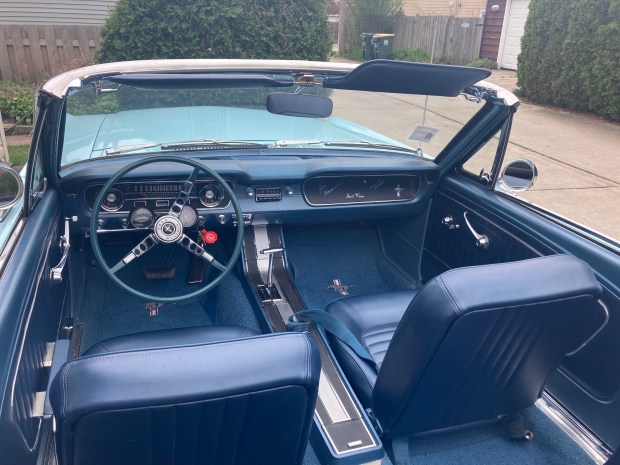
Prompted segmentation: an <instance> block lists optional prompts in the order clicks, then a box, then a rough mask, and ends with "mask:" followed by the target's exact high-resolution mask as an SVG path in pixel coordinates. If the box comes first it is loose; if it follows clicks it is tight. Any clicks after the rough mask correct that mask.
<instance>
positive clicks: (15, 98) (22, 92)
mask: <svg viewBox="0 0 620 465" xmlns="http://www.w3.org/2000/svg"><path fill="white" fill-rule="evenodd" d="M34 93H35V86H33V85H31V84H15V83H13V82H9V81H0V113H2V118H4V119H7V120H13V121H15V122H17V121H19V120H21V119H22V118H25V117H26V116H28V115H30V113H32V106H33V101H34V100H33V99H34ZM25 122H26V123H28V124H29V123H31V122H32V120H31V119H29V118H26V121H25Z"/></svg>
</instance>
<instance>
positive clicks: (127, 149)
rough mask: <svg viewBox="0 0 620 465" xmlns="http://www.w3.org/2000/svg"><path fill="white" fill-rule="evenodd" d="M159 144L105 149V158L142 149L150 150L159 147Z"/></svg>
mask: <svg viewBox="0 0 620 465" xmlns="http://www.w3.org/2000/svg"><path fill="white" fill-rule="evenodd" d="M160 145H161V144H158V143H150V144H137V145H121V146H118V147H111V148H109V149H106V151H105V154H106V156H109V155H120V154H121V153H129V152H135V151H136V150H142V149H150V148H153V147H159V146H160Z"/></svg>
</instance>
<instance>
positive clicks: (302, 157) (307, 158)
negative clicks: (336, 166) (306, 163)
mask: <svg viewBox="0 0 620 465" xmlns="http://www.w3.org/2000/svg"><path fill="white" fill-rule="evenodd" d="M299 158H301V159H302V160H312V159H313V158H314V157H311V156H310V155H299Z"/></svg>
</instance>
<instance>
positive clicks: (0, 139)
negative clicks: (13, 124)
mask: <svg viewBox="0 0 620 465" xmlns="http://www.w3.org/2000/svg"><path fill="white" fill-rule="evenodd" d="M0 162H5V163H10V160H9V147H8V145H6V137H4V125H3V124H2V114H1V113H0Z"/></svg>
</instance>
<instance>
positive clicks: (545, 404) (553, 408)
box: [536, 392, 612, 465]
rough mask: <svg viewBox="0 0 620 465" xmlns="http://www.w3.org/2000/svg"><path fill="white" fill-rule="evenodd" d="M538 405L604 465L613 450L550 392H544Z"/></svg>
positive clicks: (598, 462)
mask: <svg viewBox="0 0 620 465" xmlns="http://www.w3.org/2000/svg"><path fill="white" fill-rule="evenodd" d="M536 407H538V408H539V409H540V410H541V411H542V412H543V413H544V414H545V415H547V416H548V417H549V418H550V419H551V420H552V421H553V422H554V423H555V424H556V425H558V426H559V427H560V428H562V430H563V431H564V432H565V433H566V434H568V435H569V436H570V437H571V439H572V440H573V441H575V442H576V443H577V444H578V445H579V446H580V447H581V448H582V449H583V450H584V451H585V452H586V453H587V454H588V455H589V456H590V457H592V459H593V460H595V461H596V463H597V464H599V465H602V464H604V463H605V462H607V460H608V459H609V457H611V454H612V452H611V451H610V450H608V449H607V447H605V445H604V444H603V443H602V442H601V441H600V440H599V439H598V438H597V437H596V436H594V435H593V434H592V433H591V432H590V431H588V429H587V428H585V427H584V426H583V425H582V424H581V423H580V422H579V421H578V420H577V419H576V418H575V417H573V416H572V415H571V414H570V412H568V411H567V410H566V409H565V408H564V407H562V406H561V405H560V404H559V403H558V402H557V401H556V400H555V399H554V398H553V397H551V396H550V395H549V394H547V393H546V392H545V393H543V395H542V397H541V398H540V399H538V401H537V402H536Z"/></svg>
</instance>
